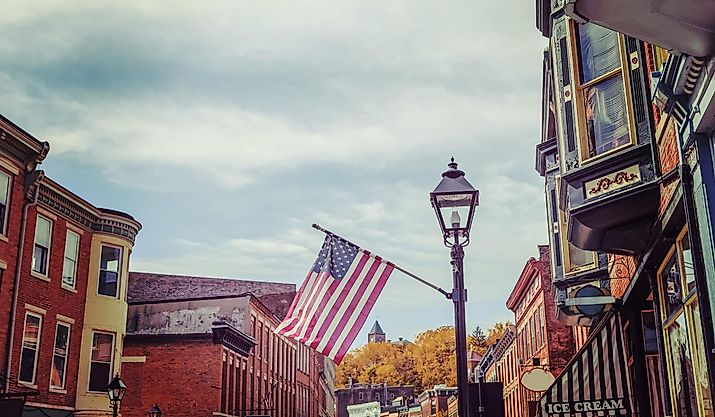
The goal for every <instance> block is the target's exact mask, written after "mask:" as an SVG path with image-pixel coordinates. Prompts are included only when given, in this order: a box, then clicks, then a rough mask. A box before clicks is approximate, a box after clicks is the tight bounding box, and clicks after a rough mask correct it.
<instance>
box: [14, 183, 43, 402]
mask: <svg viewBox="0 0 715 417" xmlns="http://www.w3.org/2000/svg"><path fill="white" fill-rule="evenodd" d="M44 176H45V173H44V172H43V171H32V172H30V173H27V174H25V189H24V191H25V192H24V194H25V197H26V200H25V203H24V205H23V208H22V220H20V224H21V225H22V226H21V227H20V239H19V243H18V248H17V260H16V265H15V281H14V283H13V287H12V306H11V307H10V322H9V326H10V328H9V329H8V330H9V337H8V339H7V361H6V362H5V372H6V373H7V378H5V392H7V391H9V389H10V368H11V366H12V347H13V345H14V344H15V315H16V312H17V300H18V296H19V293H20V291H19V287H20V277H21V272H22V256H23V252H24V251H23V249H24V247H25V234H26V232H27V212H28V210H29V209H30V206H34V205H36V204H37V196H38V195H39V193H40V187H39V182H40V181H42V178H43V177H44ZM33 186H35V189H34V191H32V195H31V196H30V198H29V199H28V198H27V197H28V194H29V193H30V190H31V189H32V187H33Z"/></svg>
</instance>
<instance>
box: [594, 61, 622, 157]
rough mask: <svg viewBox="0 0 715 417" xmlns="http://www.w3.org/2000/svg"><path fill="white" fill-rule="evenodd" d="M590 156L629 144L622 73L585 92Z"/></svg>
mask: <svg viewBox="0 0 715 417" xmlns="http://www.w3.org/2000/svg"><path fill="white" fill-rule="evenodd" d="M583 100H584V106H585V111H586V134H587V138H588V151H589V156H595V155H599V154H602V153H603V152H606V151H609V150H611V149H614V148H617V147H618V146H621V145H624V144H626V143H628V142H629V137H628V114H627V113H628V112H627V111H626V98H625V94H624V91H623V76H622V75H621V74H618V75H616V76H614V77H611V78H609V79H607V80H604V81H601V82H599V83H598V84H594V85H592V86H590V87H587V88H585V89H584V90H583Z"/></svg>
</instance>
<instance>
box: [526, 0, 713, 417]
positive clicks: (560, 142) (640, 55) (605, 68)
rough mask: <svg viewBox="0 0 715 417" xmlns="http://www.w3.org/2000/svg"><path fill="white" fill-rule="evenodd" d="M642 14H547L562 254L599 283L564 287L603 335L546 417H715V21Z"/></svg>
mask: <svg viewBox="0 0 715 417" xmlns="http://www.w3.org/2000/svg"><path fill="white" fill-rule="evenodd" d="M629 3H630V4H629V7H627V8H623V7H622V5H621V4H618V3H617V2H613V1H610V0H606V1H599V2H596V1H592V0H576V1H571V2H547V1H542V0H537V1H536V10H537V28H538V29H539V30H540V31H541V33H542V34H543V35H544V36H545V37H547V38H548V39H549V48H548V50H547V51H546V53H545V55H544V65H543V68H542V71H543V80H544V81H543V94H542V96H543V103H544V106H543V112H542V121H543V123H542V126H543V129H542V139H541V143H540V144H539V145H538V146H537V170H538V171H539V172H540V174H541V175H544V176H545V178H546V200H547V212H548V217H549V233H550V236H551V242H550V243H551V248H552V250H553V252H554V256H555V257H556V256H560V257H561V259H563V260H564V261H563V263H564V264H565V263H566V259H568V257H569V256H572V255H570V253H569V250H570V249H571V248H576V253H577V254H580V255H579V258H583V259H584V260H587V259H591V260H592V261H591V262H590V263H589V262H586V263H583V262H582V263H579V264H578V265H582V268H581V269H580V271H579V272H580V273H581V274H585V273H589V274H591V272H589V271H592V273H593V276H592V277H593V278H597V279H594V280H591V281H590V283H589V282H586V281H587V279H586V278H582V277H581V276H579V274H575V275H574V276H573V277H572V276H567V275H566V274H565V273H564V274H563V277H561V276H559V274H558V273H555V274H554V285H555V286H556V287H561V288H563V290H564V295H563V296H559V295H557V303H559V304H560V305H559V310H561V311H563V310H566V312H565V313H569V312H570V313H572V314H573V315H575V316H576V317H577V318H579V319H582V321H581V323H580V324H587V325H590V330H589V333H588V337H587V339H586V340H584V341H583V347H582V348H581V349H580V351H579V352H578V354H576V355H575V356H574V357H573V358H572V360H571V362H570V363H569V364H568V365H567V367H566V369H565V370H564V372H563V373H562V374H561V376H560V377H559V378H557V381H556V382H555V383H554V385H553V386H552V387H551V388H550V389H548V390H547V391H546V392H545V393H544V394H543V395H542V396H541V399H540V407H539V412H540V413H541V414H542V415H550V414H553V413H556V412H558V410H557V409H562V408H563V407H564V406H563V404H566V403H568V404H569V406H574V407H576V406H578V407H585V404H589V406H592V403H589V401H591V402H592V401H601V400H603V402H602V403H601V405H603V404H606V402H607V403H608V407H609V410H613V411H614V412H617V413H618V414H620V415H636V414H637V415H638V416H645V417H650V416H663V415H668V416H678V417H681V416H683V417H684V416H712V415H715V411H714V410H713V402H712V396H713V392H712V390H713V384H714V383H715V379H714V375H715V374H714V372H713V370H714V365H715V364H714V359H715V358H714V357H713V355H712V352H713V348H714V347H715V346H714V337H713V325H712V317H713V312H714V310H713V307H714V306H715V303H713V296H712V294H715V293H714V292H713V290H714V289H715V288H713V287H715V284H713V282H715V267H714V266H713V265H715V257H714V256H715V255H714V253H715V251H713V247H714V245H713V232H712V230H713V229H712V220H713V208H714V207H715V204H713V200H712V196H713V195H715V194H713V192H714V191H715V175H713V172H714V170H713V156H712V155H713V143H714V141H713V127H715V117H713V115H715V104H713V100H712V97H713V91H715V84H713V83H712V82H711V80H712V76H713V69H714V67H715V59H713V54H714V53H715V41H713V39H714V38H713V36H712V28H713V27H715V6H714V5H712V4H710V3H702V2H693V1H685V2H678V3H677V4H675V2H672V1H670V0H666V1H664V2H660V3H659V4H658V5H657V6H653V5H652V4H651V3H649V2H644V1H634V2H629ZM668 10H671V11H674V12H673V13H676V14H677V18H673V16H674V15H673V14H671V13H670V12H666V11H668ZM668 51H672V52H674V53H669V52H668ZM552 183H553V186H552V185H551V184H552ZM551 189H555V190H556V193H555V195H554V196H552V195H550V190H551ZM556 216H560V217H561V220H560V222H559V227H554V226H552V224H554V221H553V219H554V218H556ZM587 254H591V255H590V256H586V255H587ZM582 255H583V256H582ZM604 261H605V268H604ZM590 278H591V277H589V279H590ZM559 279H562V282H561V283H558V282H556V281H558V280H559ZM564 315H566V314H564ZM564 323H567V324H570V325H573V324H575V323H574V321H565V320H564ZM582 336H583V334H582ZM584 363H585V364H586V367H587V371H588V372H587V373H584V367H583V366H584V365H583V364H584ZM605 364H608V366H606V365H605ZM586 375H588V376H589V378H586ZM566 380H568V381H570V382H569V385H570V386H572V387H573V389H570V390H565V388H564V387H565V386H567V385H564V383H563V382H564V381H566ZM600 380H609V381H611V382H612V383H611V389H610V392H608V393H606V392H605V391H604V390H603V389H602V388H603V387H601V386H598V385H597V384H595V382H594V381H600ZM634 387H637V388H634ZM585 392H587V393H589V395H588V396H586V395H585V394H584V393H585ZM557 399H558V400H557ZM606 400H608V401H606Z"/></svg>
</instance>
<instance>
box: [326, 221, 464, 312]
mask: <svg viewBox="0 0 715 417" xmlns="http://www.w3.org/2000/svg"><path fill="white" fill-rule="evenodd" d="M313 229H316V230H320V231H321V232H323V233H325V234H326V235H329V236H335V237H337V238H338V239H342V240H344V241H346V242H348V243H349V244H351V245H353V246H356V247H358V248H359V247H360V246H359V245H356V244H355V243H353V242H351V241H349V240H347V239H345V238H344V237H342V236H340V235H337V234H335V233H333V232H331V231H330V230H328V229H326V228H324V227H322V226H320V225H319V224H316V223H313ZM390 263H391V264H392V265H393V266H394V268H395V269H396V270H398V271H400V272H402V273H403V274H405V275H407V276H408V277H410V278H413V279H414V280H416V281H419V282H421V283H422V284H424V285H426V286H428V287H430V288H432V289H433V290H435V291H437V292H439V293H440V294H442V295H444V296H445V297H446V298H447V299H448V300H451V299H452V293H449V292H447V291H445V290H443V289H442V288H440V287H438V286H436V285H434V284H432V283H431V282H429V281H427V280H424V279H422V278H420V277H418V276H417V275H415V274H413V273H412V272H410V271H408V270H406V269H405V268H402V267H401V266H399V265H395V264H394V263H392V262H390Z"/></svg>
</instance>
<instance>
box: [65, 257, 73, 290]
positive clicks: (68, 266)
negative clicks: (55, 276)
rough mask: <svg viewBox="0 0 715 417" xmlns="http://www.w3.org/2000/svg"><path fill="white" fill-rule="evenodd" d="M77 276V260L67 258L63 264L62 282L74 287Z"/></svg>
mask: <svg viewBox="0 0 715 417" xmlns="http://www.w3.org/2000/svg"><path fill="white" fill-rule="evenodd" d="M74 277H75V262H74V261H73V260H71V259H67V258H65V263H64V265H63V266H62V283H63V284H65V285H68V286H70V287H74Z"/></svg>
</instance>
